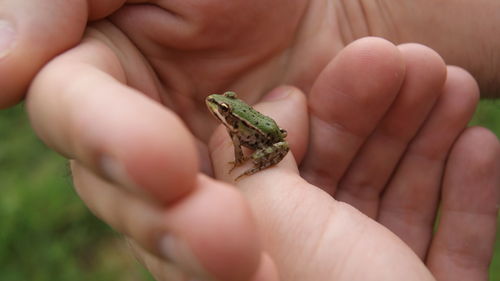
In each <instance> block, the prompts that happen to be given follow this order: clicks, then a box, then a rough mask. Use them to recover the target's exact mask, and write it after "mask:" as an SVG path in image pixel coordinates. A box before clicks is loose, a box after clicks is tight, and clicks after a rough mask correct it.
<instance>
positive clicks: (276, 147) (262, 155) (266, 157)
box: [234, 141, 290, 181]
mask: <svg viewBox="0 0 500 281" xmlns="http://www.w3.org/2000/svg"><path fill="white" fill-rule="evenodd" d="M288 150H290V148H289V147H288V143H287V142H286V141H282V142H277V143H275V144H273V145H272V146H269V147H266V148H262V149H259V150H256V151H255V152H254V153H253V154H252V155H251V156H250V157H251V158H252V162H253V164H254V167H253V168H252V169H249V170H247V171H245V172H244V173H243V174H241V175H239V176H238V177H237V178H236V179H234V180H235V181H237V180H239V179H240V178H241V177H243V176H249V175H252V174H255V173H257V172H258V171H260V170H263V169H265V168H268V167H270V166H273V165H276V164H278V163H279V162H280V161H281V160H282V159H283V158H284V157H285V155H286V154H287V153H288Z"/></svg>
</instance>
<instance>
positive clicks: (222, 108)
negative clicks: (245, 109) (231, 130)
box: [220, 103, 230, 112]
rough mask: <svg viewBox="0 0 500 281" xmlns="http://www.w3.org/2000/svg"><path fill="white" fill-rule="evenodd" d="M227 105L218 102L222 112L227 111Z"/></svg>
mask: <svg viewBox="0 0 500 281" xmlns="http://www.w3.org/2000/svg"><path fill="white" fill-rule="evenodd" d="M229 109H230V108H229V105H228V104H227V103H221V104H220V110H221V111H223V112H228V111H229Z"/></svg>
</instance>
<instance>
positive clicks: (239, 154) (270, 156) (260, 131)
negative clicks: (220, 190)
mask: <svg viewBox="0 0 500 281" xmlns="http://www.w3.org/2000/svg"><path fill="white" fill-rule="evenodd" d="M205 103H206V105H207V107H208V110H209V111H210V112H211V113H212V115H213V116H215V118H217V119H218V120H219V121H220V122H221V123H222V124H223V125H224V126H225V127H226V129H227V132H228V133H229V137H230V138H231V140H232V143H233V146H234V161H232V162H229V163H230V164H232V165H233V166H232V168H231V169H230V170H229V173H231V172H232V171H233V169H234V168H236V167H238V166H241V165H242V164H244V163H245V162H246V161H247V160H250V159H251V160H252V162H253V167H252V168H250V169H248V170H246V171H245V172H243V173H242V174H240V175H239V176H238V177H236V178H235V179H234V180H235V181H238V180H239V179H241V178H242V177H245V176H250V175H252V174H255V173H257V172H259V171H261V170H263V169H267V168H269V167H271V166H273V165H276V164H278V163H279V162H280V161H281V160H283V158H284V157H285V156H286V154H287V153H288V151H289V150H290V148H289V145H288V142H287V141H286V140H285V138H286V137H287V131H286V130H285V129H282V128H280V127H279V126H278V124H277V123H276V121H274V120H273V119H272V118H271V117H268V116H266V115H264V114H262V113H260V112H258V111H257V110H255V109H254V108H253V107H252V106H250V105H248V104H247V103H245V102H244V101H243V100H241V99H239V98H238V96H237V94H236V93H235V92H232V91H227V92H225V93H223V94H212V95H209V96H207V97H206V99H205ZM242 147H246V148H249V149H250V150H253V153H251V154H250V155H244V153H243V150H242Z"/></svg>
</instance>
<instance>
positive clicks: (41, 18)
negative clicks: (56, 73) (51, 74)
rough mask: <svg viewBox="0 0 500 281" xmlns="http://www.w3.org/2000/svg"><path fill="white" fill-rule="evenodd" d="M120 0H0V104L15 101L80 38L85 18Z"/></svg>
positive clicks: (105, 10)
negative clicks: (39, 74)
mask: <svg viewBox="0 0 500 281" xmlns="http://www.w3.org/2000/svg"><path fill="white" fill-rule="evenodd" d="M123 2H125V1H124V0H111V1H109V0H108V1H101V0H87V1H85V0H78V1H30V0H21V1H20V0H5V1H2V3H1V6H2V9H1V13H0V88H1V89H2V91H1V92H0V108H2V107H7V106H10V105H12V104H14V103H16V102H17V101H19V100H20V99H21V98H22V97H23V96H24V94H25V93H26V90H27V88H28V86H29V84H30V82H31V80H32V79H33V77H34V76H35V74H36V73H37V72H38V71H39V70H40V68H41V67H42V66H43V65H44V64H45V63H47V62H48V61H49V60H50V59H51V58H53V57H54V56H55V55H57V54H59V53H61V52H63V51H64V50H67V49H68V48H70V47H71V46H73V45H75V44H76V43H78V42H79V41H80V39H81V36H82V34H83V31H84V29H85V25H86V23H87V19H96V18H100V17H103V16H105V15H107V14H109V13H111V12H112V11H113V10H115V9H117V8H118V7H120V6H121V5H122V3H123Z"/></svg>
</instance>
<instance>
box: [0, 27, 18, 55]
mask: <svg viewBox="0 0 500 281" xmlns="http://www.w3.org/2000/svg"><path fill="white" fill-rule="evenodd" d="M15 39H16V31H15V29H14V26H13V25H12V24H11V23H9V22H8V21H6V20H0V58H3V57H5V56H7V55H8V54H9V53H10V51H11V50H12V49H13V47H14V43H15Z"/></svg>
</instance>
